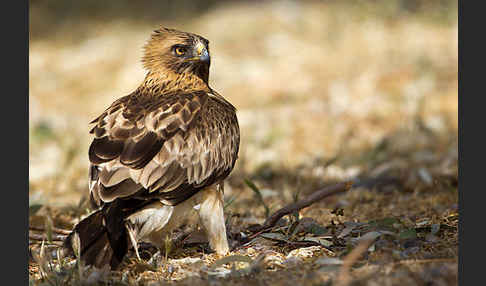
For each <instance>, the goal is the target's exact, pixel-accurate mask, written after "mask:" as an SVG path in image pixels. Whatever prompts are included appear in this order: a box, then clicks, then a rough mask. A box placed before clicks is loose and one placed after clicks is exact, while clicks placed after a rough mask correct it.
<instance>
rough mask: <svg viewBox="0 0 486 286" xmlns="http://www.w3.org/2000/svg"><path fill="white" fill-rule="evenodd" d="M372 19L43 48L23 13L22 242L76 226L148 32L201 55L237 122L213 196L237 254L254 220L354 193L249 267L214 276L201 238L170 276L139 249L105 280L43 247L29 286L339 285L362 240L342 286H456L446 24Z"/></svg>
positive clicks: (136, 75)
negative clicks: (98, 141)
mask: <svg viewBox="0 0 486 286" xmlns="http://www.w3.org/2000/svg"><path fill="white" fill-rule="evenodd" d="M389 2H390V3H392V2H393V3H402V2H401V1H389ZM432 2H433V3H435V4H431V5H436V4H437V3H436V1H435V2H434V1H432ZM432 2H431V3H432ZM370 3H371V2H369V3H368V4H366V1H364V2H359V3H356V4H355V5H350V4H338V3H335V2H332V1H328V2H323V3H320V2H312V1H310V2H307V1H306V2H292V1H282V2H263V3H260V4H252V5H250V4H249V3H235V4H226V5H215V6H211V7H213V8H212V9H209V10H208V11H206V12H204V13H201V14H197V16H187V17H185V18H184V20H183V21H182V20H180V19H179V20H178V19H171V20H165V21H160V20H157V21H155V20H150V21H134V20H130V19H126V18H113V20H110V21H106V20H105V21H98V20H90V21H79V22H76V23H77V24H73V23H75V22H73V23H70V24H69V25H67V26H66V27H69V29H67V28H65V27H64V26H59V28H57V29H56V30H55V31H56V32H55V33H51V34H49V33H40V32H39V30H41V29H47V28H48V23H50V22H49V21H47V22H46V23H44V22H42V17H41V16H42V15H44V14H42V13H45V9H41V8H39V7H40V6H39V5H33V6H32V7H31V28H32V33H33V34H32V38H31V42H30V56H29V62H30V67H29V69H30V72H29V84H30V87H29V92H30V95H29V105H30V106H29V107H30V114H29V116H30V121H29V123H30V128H29V130H30V150H29V152H30V170H29V171H30V172H29V173H30V180H29V182H30V190H29V196H30V205H31V210H32V214H31V216H30V219H29V220H30V224H31V225H32V226H39V227H43V228H46V225H49V224H46V222H47V221H49V220H50V221H52V224H53V226H55V227H57V228H63V229H70V228H71V227H72V225H73V224H74V223H75V222H77V221H78V220H79V218H80V217H81V216H82V215H85V214H87V213H88V211H89V210H88V209H87V207H86V204H85V202H84V201H82V198H83V197H84V196H86V195H87V180H86V178H87V167H86V166H87V164H88V159H87V155H86V153H87V149H88V144H89V143H90V137H89V136H87V135H88V125H87V123H88V122H89V121H90V120H91V119H93V118H94V117H95V116H96V115H98V114H99V113H100V112H101V111H103V110H104V108H105V107H106V106H107V105H108V104H109V103H111V102H112V101H113V100H114V99H116V98H118V97H120V96H122V95H125V94H127V93H129V92H131V91H132V90H133V89H134V88H135V87H136V86H137V85H138V83H139V82H140V81H141V80H142V79H143V77H144V71H143V70H142V67H141V64H140V63H139V58H140V56H141V51H142V50H141V47H142V45H143V44H144V42H145V40H146V39H147V37H148V35H149V33H150V31H151V30H153V29H154V28H155V27H156V25H158V24H159V23H160V24H164V25H167V26H171V27H176V28H180V29H184V30H188V31H192V32H195V33H200V34H202V35H204V36H205V37H207V38H208V39H209V40H210V41H211V43H210V45H211V52H212V66H211V76H210V84H211V85H212V87H214V88H215V89H216V90H218V91H219V92H220V93H221V94H223V95H224V96H225V97H226V98H228V99H229V100H230V101H231V102H233V103H234V104H235V105H236V106H237V108H238V118H239V121H240V125H241V133H242V142H241V151H240V159H239V160H238V162H237V166H236V168H235V170H234V172H233V173H232V175H231V176H230V178H229V180H228V182H227V186H226V187H225V196H226V200H227V207H226V215H227V220H228V226H229V232H230V238H231V241H232V243H233V244H234V245H237V244H238V243H239V242H241V241H242V239H243V238H242V233H243V235H251V232H249V231H248V228H249V227H250V226H251V225H252V224H257V223H262V222H263V221H264V219H265V215H266V208H268V209H269V211H270V213H272V212H274V211H276V210H277V209H278V208H280V207H282V206H284V205H286V204H288V203H291V202H293V201H295V200H296V199H297V198H302V197H303V196H306V195H308V194H309V193H310V192H312V191H313V190H316V189H318V188H320V187H322V186H324V185H327V184H331V183H334V182H340V181H344V180H348V179H354V180H357V181H358V184H360V186H359V187H357V188H354V189H353V190H351V191H350V192H348V193H345V194H343V195H338V196H334V197H330V198H326V199H325V200H323V201H322V202H319V203H316V204H314V205H312V206H310V207H308V208H306V209H304V210H302V211H301V212H299V213H298V214H295V215H293V216H290V217H287V219H286V220H285V221H282V222H281V224H279V227H277V228H275V229H274V230H273V231H272V232H270V233H267V234H266V235H262V236H257V237H256V238H255V239H254V240H252V241H250V242H249V244H248V245H245V246H244V247H240V248H237V249H236V250H234V251H233V252H232V253H231V255H242V256H246V257H249V258H250V260H251V262H250V263H247V262H244V261H243V260H242V258H241V257H238V256H235V257H233V258H231V259H230V261H232V262H230V263H228V264H224V265H223V266H220V267H216V268H214V267H213V268H211V265H212V263H213V262H214V261H216V260H218V259H219V258H220V257H216V255H215V254H211V253H207V252H208V248H207V243H206V242H205V241H204V239H203V237H201V236H200V235H198V232H195V233H193V235H192V236H191V237H192V238H191V239H189V240H187V241H186V243H185V244H184V245H183V247H180V248H176V249H174V250H173V251H172V252H171V253H170V254H169V255H168V259H167V260H165V257H164V255H161V256H160V255H159V256H157V255H156V256H154V257H152V254H153V253H154V249H152V248H149V247H146V248H145V250H144V251H145V254H142V253H141V256H142V261H137V260H136V256H135V253H134V252H133V253H130V255H129V256H128V257H127V258H126V261H125V262H124V264H123V265H122V267H121V269H120V270H119V271H114V272H106V271H102V270H93V269H90V268H86V269H85V268H83V267H78V266H79V265H77V264H76V262H75V260H74V258H72V257H68V258H63V259H57V256H56V255H57V254H56V252H55V249H56V247H57V246H56V245H55V243H56V242H55V241H53V242H52V245H51V244H50V243H47V244H45V245H44V251H43V255H40V244H39V243H33V244H32V245H31V247H32V253H33V258H32V261H31V262H30V263H29V274H30V280H31V283H32V284H34V285H41V284H43V285H49V284H54V285H56V284H57V285H62V284H63V283H64V284H66V283H70V284H82V283H87V282H90V281H91V282H92V283H95V284H96V283H99V284H109V285H127V284H129V285H161V284H164V283H165V282H172V283H174V284H177V285H194V284H195V283H198V284H200V285H220V284H221V285H253V284H256V285H274V284H275V285H336V283H338V276H339V275H338V274H339V273H340V272H339V271H340V269H341V264H342V263H343V261H346V257H347V256H346V255H347V254H349V253H350V252H351V251H352V250H353V249H354V248H355V246H356V245H357V244H358V243H359V237H361V236H363V235H366V234H367V233H371V234H370V235H373V234H375V235H378V234H377V233H376V232H379V236H378V237H376V238H375V240H374V242H373V243H372V245H371V247H370V248H368V250H367V251H365V252H364V253H363V255H361V256H360V257H359V258H355V259H356V261H355V263H354V264H353V266H352V267H351V268H350V271H349V273H348V274H347V275H349V277H348V278H349V279H350V281H351V282H350V284H351V285H457V259H458V247H457V246H458V238H457V236H458V231H457V223H458V214H457V204H458V189H457V172H458V171H457V158H458V154H457V125H458V116H457V115H458V112H457V108H458V104H457V89H458V83H457V77H458V76H457V68H458V65H457V60H458V57H457V10H454V9H453V10H451V11H444V10H440V9H430V10H425V11H432V10H433V11H435V12H434V13H428V12H427V13H425V12H423V11H422V12H421V10H420V9H422V8H423V7H422V6H423V5H424V4H422V6H420V7H422V8H420V9H419V10H418V12H413V9H412V8H410V9H412V10H410V11H409V10H407V11H408V12H407V13H399V11H398V10H396V11H395V10H393V9H398V8H396V7H395V6H393V5H391V4H390V6H387V5H381V4H383V3H382V2H380V1H377V2H376V3H377V4H376V3H375V4H370ZM380 3H381V4H380ZM410 3H423V2H422V1H410ZM447 3H448V2H447ZM33 4H35V3H33ZM452 6H453V5H452ZM452 6H451V5H449V6H447V7H452ZM437 7H439V6H437ZM423 9H425V8H423ZM397 11H398V12H397ZM411 11H412V12H411ZM37 25H38V26H37ZM63 27H64V28H63ZM376 178H378V179H376ZM245 179H249V180H251V181H252V182H253V183H254V184H255V185H256V186H257V189H258V191H257V192H259V195H260V196H261V198H262V200H263V204H262V202H261V201H260V200H259V199H258V196H256V195H255V192H254V191H253V190H252V189H251V188H249V187H248V186H247V185H246V184H245ZM375 179H376V180H375ZM39 207H40V208H39ZM48 218H49V219H48ZM296 229H299V231H298V232H294V231H295V230H296ZM188 230H189V231H190V230H195V227H194V226H191V225H187V226H184V227H181V229H180V231H188ZM382 232H383V233H382ZM309 241H312V242H314V243H312V242H309ZM142 252H143V251H142ZM149 254H150V255H149ZM34 258H35V259H34ZM223 262H224V261H223ZM41 268H42V269H43V270H42V271H41Z"/></svg>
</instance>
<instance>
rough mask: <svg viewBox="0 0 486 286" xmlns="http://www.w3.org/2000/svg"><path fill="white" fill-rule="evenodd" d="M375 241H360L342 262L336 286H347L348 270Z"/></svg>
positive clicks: (349, 277)
mask: <svg viewBox="0 0 486 286" xmlns="http://www.w3.org/2000/svg"><path fill="white" fill-rule="evenodd" d="M373 241H375V239H366V240H363V241H361V242H360V243H359V244H358V246H356V248H354V249H353V250H352V251H351V252H350V253H349V254H348V255H346V257H345V258H344V260H343V265H342V266H341V270H340V271H339V275H338V277H337V281H336V282H337V283H336V285H337V286H344V285H348V284H349V282H350V280H351V274H350V270H351V267H352V266H353V264H354V263H356V261H357V260H358V259H359V258H360V257H361V255H363V253H365V251H366V250H367V249H368V248H369V247H370V245H371V244H372V243H373Z"/></svg>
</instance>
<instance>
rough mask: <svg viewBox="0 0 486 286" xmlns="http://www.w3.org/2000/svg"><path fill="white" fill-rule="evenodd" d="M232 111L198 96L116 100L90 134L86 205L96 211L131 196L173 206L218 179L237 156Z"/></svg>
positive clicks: (202, 93) (236, 124) (234, 118)
mask: <svg viewBox="0 0 486 286" xmlns="http://www.w3.org/2000/svg"><path fill="white" fill-rule="evenodd" d="M234 111H235V110H234V108H233V107H232V106H231V105H230V104H229V103H227V102H225V101H221V100H218V99H215V98H213V97H209V96H208V95H207V94H206V93H204V92H200V93H188V94H173V95H168V96H166V97H164V98H157V99H143V98H139V97H137V98H130V97H125V98H122V99H120V100H118V101H117V102H115V103H114V104H113V105H112V106H110V108H108V109H107V110H106V111H105V112H104V113H103V114H102V115H101V116H100V117H98V118H97V120H96V121H94V123H96V126H95V127H94V128H93V129H92V131H91V133H93V134H94V135H95V139H94V140H93V143H92V144H91V146H90V151H89V155H90V156H89V157H90V161H91V163H92V164H93V165H97V166H94V167H93V168H97V169H96V170H98V171H99V172H97V178H96V179H93V178H92V183H90V190H91V192H92V195H91V197H92V199H93V200H94V201H95V202H96V203H97V204H98V205H100V204H101V203H102V202H108V201H112V200H114V199H116V198H117V197H127V196H131V195H135V194H137V196H139V197H140V196H141V197H146V198H149V197H157V198H159V199H161V200H163V201H164V200H165V201H166V202H167V203H168V204H176V203H179V202H180V201H182V200H185V199H187V198H188V197H190V196H191V195H192V194H194V193H195V192H197V191H198V190H199V189H200V188H202V187H204V186H206V185H209V184H213V183H215V182H217V181H218V180H222V179H224V177H226V176H227V175H228V174H229V172H230V171H231V169H232V168H233V165H234V162H235V161H236V156H237V153H238V144H239V129H238V122H237V120H236V115H235V112H234ZM98 135H101V137H98ZM235 143H236V144H235ZM126 179H128V181H131V182H132V183H128V182H127V180H126ZM141 189H143V190H145V191H140V190H141ZM93 192H95V194H93Z"/></svg>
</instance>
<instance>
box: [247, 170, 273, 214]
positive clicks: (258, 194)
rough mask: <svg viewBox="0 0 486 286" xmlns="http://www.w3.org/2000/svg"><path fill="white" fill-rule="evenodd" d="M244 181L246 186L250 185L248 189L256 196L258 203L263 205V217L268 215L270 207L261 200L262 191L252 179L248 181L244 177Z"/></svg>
mask: <svg viewBox="0 0 486 286" xmlns="http://www.w3.org/2000/svg"><path fill="white" fill-rule="evenodd" d="M244 181H245V184H246V185H247V186H248V187H250V189H251V190H252V191H253V192H254V193H255V195H256V197H257V198H258V200H259V201H260V203H261V204H262V205H263V207H264V208H265V217H268V216H269V215H270V209H269V208H268V206H267V205H266V204H265V202H264V201H263V196H262V193H261V192H260V189H258V187H257V186H256V185H255V184H254V183H253V182H252V181H250V180H248V179H244Z"/></svg>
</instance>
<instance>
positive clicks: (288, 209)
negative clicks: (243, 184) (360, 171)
mask: <svg viewBox="0 0 486 286" xmlns="http://www.w3.org/2000/svg"><path fill="white" fill-rule="evenodd" d="M352 185H353V182H352V181H349V182H344V183H339V184H335V185H332V186H327V187H325V188H322V189H320V190H317V191H315V192H313V193H312V194H310V195H309V196H308V197H307V198H305V199H303V200H300V201H297V202H295V203H292V204H289V205H286V206H285V207H283V208H281V209H279V210H278V211H276V212H275V213H273V214H272V215H271V216H270V217H268V218H267V219H266V220H265V222H264V223H263V225H262V226H261V227H258V228H256V229H254V230H253V231H254V232H261V231H262V230H266V229H270V228H272V227H273V226H275V225H276V224H277V222H278V221H279V219H281V218H282V217H283V216H285V215H288V214H291V213H293V212H295V211H299V210H301V209H303V208H306V207H308V206H310V205H312V204H313V203H316V202H318V201H320V200H322V199H324V198H326V197H329V196H332V195H335V194H338V193H342V192H345V191H347V190H349V189H350V188H351V186H352Z"/></svg>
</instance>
